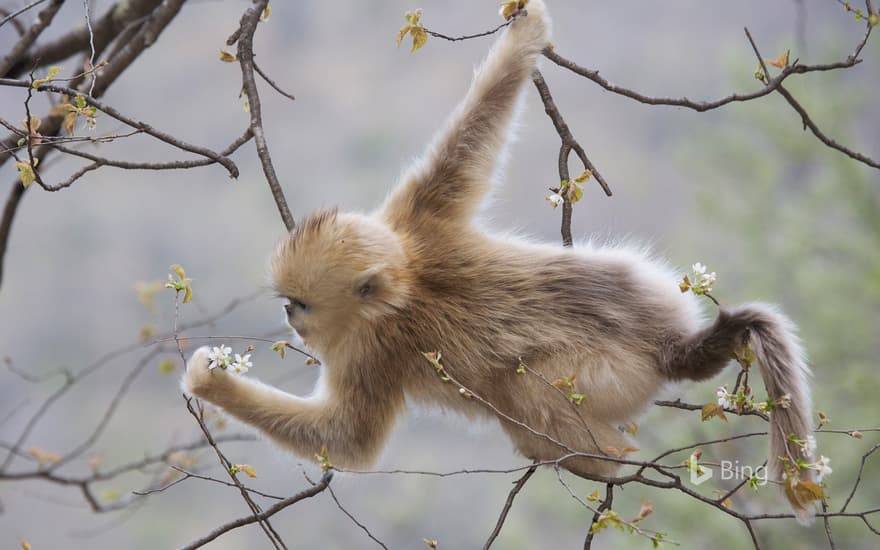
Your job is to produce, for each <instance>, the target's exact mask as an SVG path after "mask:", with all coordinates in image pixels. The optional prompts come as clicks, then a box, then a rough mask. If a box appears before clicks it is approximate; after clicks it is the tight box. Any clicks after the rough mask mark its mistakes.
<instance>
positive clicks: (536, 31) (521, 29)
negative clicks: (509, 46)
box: [510, 0, 550, 51]
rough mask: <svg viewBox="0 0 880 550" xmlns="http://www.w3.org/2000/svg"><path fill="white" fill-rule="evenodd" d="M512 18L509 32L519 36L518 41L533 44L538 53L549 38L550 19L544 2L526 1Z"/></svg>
mask: <svg viewBox="0 0 880 550" xmlns="http://www.w3.org/2000/svg"><path fill="white" fill-rule="evenodd" d="M523 12H524V13H523ZM514 17H515V18H516V19H515V20H514V21H513V22H512V23H511V25H510V32H511V33H512V34H516V35H519V37H518V38H519V41H521V42H525V43H529V44H534V46H535V47H536V48H537V50H538V51H540V50H542V49H544V46H546V45H547V43H548V41H549V36H550V17H549V16H548V15H547V6H545V5H544V0H528V1H527V3H526V5H525V6H524V7H523V8H522V9H521V10H519V11H517V12H516V13H515V14H514Z"/></svg>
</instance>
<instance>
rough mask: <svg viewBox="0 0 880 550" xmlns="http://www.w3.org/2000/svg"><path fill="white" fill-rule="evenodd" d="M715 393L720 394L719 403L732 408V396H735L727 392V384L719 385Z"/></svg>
mask: <svg viewBox="0 0 880 550" xmlns="http://www.w3.org/2000/svg"><path fill="white" fill-rule="evenodd" d="M715 395H717V396H718V405H719V406H721V407H724V408H726V409H729V408H731V407H732V406H733V405H732V404H731V401H730V398H731V397H733V396H732V395H730V394H729V393H727V386H719V387H718V390H716V391H715Z"/></svg>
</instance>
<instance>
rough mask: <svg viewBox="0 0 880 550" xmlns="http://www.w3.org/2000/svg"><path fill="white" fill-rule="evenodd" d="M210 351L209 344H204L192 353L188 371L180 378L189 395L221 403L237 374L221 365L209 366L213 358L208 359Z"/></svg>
mask: <svg viewBox="0 0 880 550" xmlns="http://www.w3.org/2000/svg"><path fill="white" fill-rule="evenodd" d="M210 352H211V349H210V348H209V347H208V346H202V347H200V348H199V349H197V350H196V351H195V353H193V354H192V357H190V358H189V361H188V362H187V364H186V372H185V373H184V374H183V378H182V379H181V380H180V388H181V390H183V393H185V394H187V395H192V396H194V397H199V398H202V399H205V400H207V401H210V402H212V403H215V404H219V401H221V399H222V395H223V394H224V392H227V391H228V390H229V387H230V386H232V385H234V384H235V376H233V375H231V374H229V373H228V372H226V371H225V370H223V369H221V368H219V367H218V368H214V369H210V368H208V366H209V365H210V364H211V360H210V359H208V354H209V353H210Z"/></svg>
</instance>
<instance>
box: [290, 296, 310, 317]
mask: <svg viewBox="0 0 880 550" xmlns="http://www.w3.org/2000/svg"><path fill="white" fill-rule="evenodd" d="M288 300H290V303H287V304H284V311H286V312H287V315H293V313H294V312H295V311H296V310H297V309H299V310H300V311H302V312H303V313H308V311H309V309H310V308H309V306H308V305H307V304H306V303H305V302H302V301H300V300H297V299H295V298H288Z"/></svg>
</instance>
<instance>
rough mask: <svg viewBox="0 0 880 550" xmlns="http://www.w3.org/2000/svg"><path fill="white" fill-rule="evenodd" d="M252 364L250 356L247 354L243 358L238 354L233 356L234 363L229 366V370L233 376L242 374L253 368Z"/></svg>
mask: <svg viewBox="0 0 880 550" xmlns="http://www.w3.org/2000/svg"><path fill="white" fill-rule="evenodd" d="M253 366H254V364H253V363H251V354H250V353H248V354H246V355H245V356H244V357H242V356H241V355H239V354H237V353H236V354H235V361H233V362H232V364H231V365H230V366H229V368H230V370H232V372H233V373H235V374H244V373H246V372H247V371H248V369H250V368H251V367H253Z"/></svg>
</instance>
